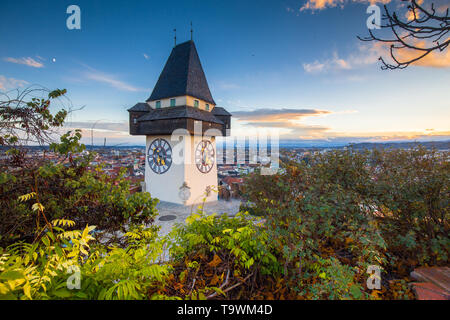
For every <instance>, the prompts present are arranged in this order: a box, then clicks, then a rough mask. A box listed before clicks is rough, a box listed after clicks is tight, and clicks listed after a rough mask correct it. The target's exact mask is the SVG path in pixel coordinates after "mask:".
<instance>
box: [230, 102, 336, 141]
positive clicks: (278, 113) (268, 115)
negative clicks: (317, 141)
mask: <svg viewBox="0 0 450 320" xmlns="http://www.w3.org/2000/svg"><path fill="white" fill-rule="evenodd" d="M330 113H331V112H330V111H326V110H316V109H288V108H283V109H256V110H251V111H235V112H232V114H233V117H234V118H237V119H238V121H240V122H244V123H245V124H244V127H246V126H251V127H254V128H259V129H262V128H266V129H267V128H270V129H279V131H280V133H281V134H282V135H283V136H285V137H294V138H297V139H299V138H305V137H315V136H317V135H318V134H320V133H322V132H325V131H327V130H329V128H327V127H323V126H316V125H308V124H304V123H301V122H300V121H301V120H303V119H304V118H306V117H313V116H321V115H327V114H330Z"/></svg>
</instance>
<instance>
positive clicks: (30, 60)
mask: <svg viewBox="0 0 450 320" xmlns="http://www.w3.org/2000/svg"><path fill="white" fill-rule="evenodd" d="M3 60H5V61H7V62H12V63H17V64H24V65H26V66H29V67H33V68H42V67H44V64H43V63H42V62H39V61H36V60H34V59H33V58H30V57H27V58H11V57H7V58H4V59H3Z"/></svg>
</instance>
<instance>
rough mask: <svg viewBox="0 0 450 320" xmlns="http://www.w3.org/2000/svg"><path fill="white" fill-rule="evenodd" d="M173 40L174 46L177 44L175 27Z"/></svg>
mask: <svg viewBox="0 0 450 320" xmlns="http://www.w3.org/2000/svg"><path fill="white" fill-rule="evenodd" d="M173 41H174V45H173V46H174V47H175V46H176V45H177V29H173Z"/></svg>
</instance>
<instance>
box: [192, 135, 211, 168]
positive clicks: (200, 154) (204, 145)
mask: <svg viewBox="0 0 450 320" xmlns="http://www.w3.org/2000/svg"><path fill="white" fill-rule="evenodd" d="M214 157H215V153H214V146H213V145H212V143H211V142H210V141H208V140H202V141H200V143H199V144H198V145H197V148H196V150H195V164H196V165H197V168H198V170H200V172H202V173H208V172H209V171H211V169H212V167H213V165H214Z"/></svg>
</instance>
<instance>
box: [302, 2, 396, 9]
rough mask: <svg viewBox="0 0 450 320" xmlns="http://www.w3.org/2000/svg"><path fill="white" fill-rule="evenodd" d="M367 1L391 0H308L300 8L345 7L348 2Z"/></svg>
mask: <svg viewBox="0 0 450 320" xmlns="http://www.w3.org/2000/svg"><path fill="white" fill-rule="evenodd" d="M351 2H354V3H366V4H375V3H381V4H387V3H389V2H391V0H307V1H306V3H305V4H304V5H303V6H302V7H301V8H300V11H304V10H313V11H314V10H323V9H325V8H334V7H337V6H339V7H343V6H344V5H345V4H347V3H351Z"/></svg>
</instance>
